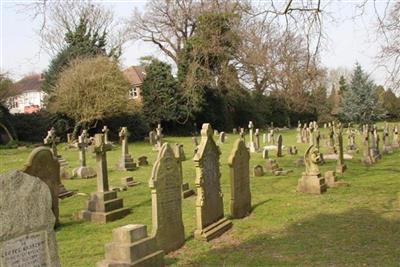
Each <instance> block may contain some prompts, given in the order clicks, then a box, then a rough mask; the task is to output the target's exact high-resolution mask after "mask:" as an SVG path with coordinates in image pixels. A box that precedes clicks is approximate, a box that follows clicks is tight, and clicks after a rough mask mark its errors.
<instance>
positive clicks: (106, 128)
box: [101, 125, 110, 144]
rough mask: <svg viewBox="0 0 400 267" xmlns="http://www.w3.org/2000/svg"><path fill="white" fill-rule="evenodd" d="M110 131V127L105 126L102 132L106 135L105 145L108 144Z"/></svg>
mask: <svg viewBox="0 0 400 267" xmlns="http://www.w3.org/2000/svg"><path fill="white" fill-rule="evenodd" d="M109 131H110V130H109V129H108V127H107V126H106V125H104V126H103V129H102V130H101V132H102V133H103V134H104V143H105V144H108V132H109Z"/></svg>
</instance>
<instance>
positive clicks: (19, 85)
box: [12, 74, 44, 94]
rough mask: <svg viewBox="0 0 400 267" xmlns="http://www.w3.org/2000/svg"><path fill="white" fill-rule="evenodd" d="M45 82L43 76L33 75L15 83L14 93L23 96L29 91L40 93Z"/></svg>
mask: <svg viewBox="0 0 400 267" xmlns="http://www.w3.org/2000/svg"><path fill="white" fill-rule="evenodd" d="M43 81H44V79H43V76H42V74H31V75H29V76H26V77H24V78H22V79H21V80H19V81H18V82H16V83H14V84H13V87H12V91H13V93H15V94H22V93H25V92H28V91H36V92H40V91H41V90H42V84H43Z"/></svg>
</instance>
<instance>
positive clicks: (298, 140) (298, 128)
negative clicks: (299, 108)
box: [296, 121, 302, 143]
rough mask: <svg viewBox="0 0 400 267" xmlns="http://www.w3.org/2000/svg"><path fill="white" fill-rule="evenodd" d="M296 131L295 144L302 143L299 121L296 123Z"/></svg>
mask: <svg viewBox="0 0 400 267" xmlns="http://www.w3.org/2000/svg"><path fill="white" fill-rule="evenodd" d="M296 131H297V134H296V142H297V143H302V137H301V123H300V121H299V122H298V125H297V129H296Z"/></svg>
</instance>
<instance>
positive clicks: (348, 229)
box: [185, 209, 400, 266]
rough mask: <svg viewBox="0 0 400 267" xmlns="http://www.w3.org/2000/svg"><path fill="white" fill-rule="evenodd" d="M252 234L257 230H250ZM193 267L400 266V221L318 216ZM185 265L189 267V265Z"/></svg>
mask: <svg viewBox="0 0 400 267" xmlns="http://www.w3.org/2000/svg"><path fill="white" fill-rule="evenodd" d="M249 231H254V229H253V230H252V229H249ZM256 232H257V231H255V232H254V236H253V238H251V239H248V240H245V241H242V242H241V243H239V244H238V245H230V246H223V247H220V248H217V249H214V250H211V251H208V252H207V253H204V254H202V255H200V256H199V257H196V258H195V259H192V260H190V261H189V264H188V265H190V266H271V265H274V266H277V265H278V266H282V265H284V266H288V265H289V266H293V265H295V266H398V265H399V263H400V246H399V244H400V238H399V237H400V221H398V220H388V219H385V218H383V217H382V216H381V214H378V213H376V212H373V211H371V210H368V209H354V210H349V211H347V212H344V213H341V214H319V215H317V216H315V217H312V218H311V219H308V220H304V221H298V222H294V223H292V224H291V225H289V226H288V227H287V228H286V230H284V232H282V233H276V234H274V233H272V234H271V233H268V234H267V233H264V234H263V233H261V232H260V233H256ZM185 265H186V264H185Z"/></svg>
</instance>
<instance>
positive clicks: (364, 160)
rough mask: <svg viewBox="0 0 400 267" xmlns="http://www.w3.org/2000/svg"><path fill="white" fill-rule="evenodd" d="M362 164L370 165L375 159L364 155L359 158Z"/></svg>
mask: <svg viewBox="0 0 400 267" xmlns="http://www.w3.org/2000/svg"><path fill="white" fill-rule="evenodd" d="M361 162H362V164H364V165H365V166H369V165H372V164H373V163H374V162H375V161H374V160H373V159H372V157H371V156H368V157H364V158H362V159H361Z"/></svg>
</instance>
